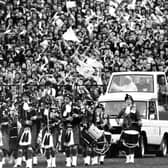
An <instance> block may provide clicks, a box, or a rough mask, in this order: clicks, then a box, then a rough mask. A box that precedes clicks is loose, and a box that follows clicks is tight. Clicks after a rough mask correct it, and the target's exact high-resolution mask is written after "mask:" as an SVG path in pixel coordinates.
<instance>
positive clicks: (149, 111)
mask: <svg viewBox="0 0 168 168" xmlns="http://www.w3.org/2000/svg"><path fill="white" fill-rule="evenodd" d="M166 91H167V81H166V76H165V73H164V72H116V73H112V76H111V78H110V81H109V84H108V87H107V91H106V93H105V94H104V95H102V96H100V97H99V102H100V103H102V104H104V107H105V113H106V114H108V115H109V116H110V125H111V132H112V134H113V144H112V148H111V150H110V152H111V155H116V154H117V153H118V151H119V150H120V149H119V145H118V144H119V142H120V141H119V140H120V135H121V125H119V124H118V123H117V122H116V116H117V115H118V114H119V112H120V110H121V109H122V108H123V105H124V98H125V95H126V94H130V95H131V96H132V97H133V99H134V101H135V104H136V108H137V109H138V110H139V112H140V114H141V116H142V129H141V136H140V140H139V144H140V145H139V147H138V148H137V152H136V153H137V154H138V156H140V157H143V156H144V155H145V154H146V153H155V154H157V155H160V156H166V155H167V153H168V101H167V100H168V99H167V98H168V96H167V92H166Z"/></svg>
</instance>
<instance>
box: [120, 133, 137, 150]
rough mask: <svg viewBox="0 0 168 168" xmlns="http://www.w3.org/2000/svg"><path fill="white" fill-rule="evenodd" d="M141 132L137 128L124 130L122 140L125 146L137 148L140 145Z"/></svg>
mask: <svg viewBox="0 0 168 168" xmlns="http://www.w3.org/2000/svg"><path fill="white" fill-rule="evenodd" d="M139 137H140V134H139V132H138V131H136V130H124V131H123V132H122V134H121V142H122V144H123V145H124V146H125V147H128V148H135V147H137V146H139Z"/></svg>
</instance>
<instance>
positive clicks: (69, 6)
mask: <svg viewBox="0 0 168 168" xmlns="http://www.w3.org/2000/svg"><path fill="white" fill-rule="evenodd" d="M66 7H67V8H75V7H76V1H67V2H66Z"/></svg>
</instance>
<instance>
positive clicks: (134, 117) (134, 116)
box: [117, 108, 141, 131]
mask: <svg viewBox="0 0 168 168" xmlns="http://www.w3.org/2000/svg"><path fill="white" fill-rule="evenodd" d="M117 118H118V119H119V118H123V124H122V129H124V130H126V129H131V130H138V131H140V125H139V121H141V116H140V113H139V111H138V110H137V109H134V110H133V109H132V108H130V112H129V113H126V108H123V109H122V110H121V111H120V113H119V114H118V116H117Z"/></svg>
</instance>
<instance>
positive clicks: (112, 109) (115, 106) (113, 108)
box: [101, 101, 147, 119]
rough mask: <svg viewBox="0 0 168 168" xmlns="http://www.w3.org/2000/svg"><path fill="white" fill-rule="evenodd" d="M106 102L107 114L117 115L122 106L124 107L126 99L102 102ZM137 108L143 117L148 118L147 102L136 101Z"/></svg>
mask: <svg viewBox="0 0 168 168" xmlns="http://www.w3.org/2000/svg"><path fill="white" fill-rule="evenodd" d="M101 103H103V104H104V107H105V113H106V114H107V115H110V116H111V117H112V116H117V115H118V114H119V112H120V111H121V109H122V108H124V104H125V103H124V101H113V102H101ZM135 104H136V108H137V110H138V111H139V112H140V115H141V117H142V118H143V119H145V118H147V102H145V101H135Z"/></svg>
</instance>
